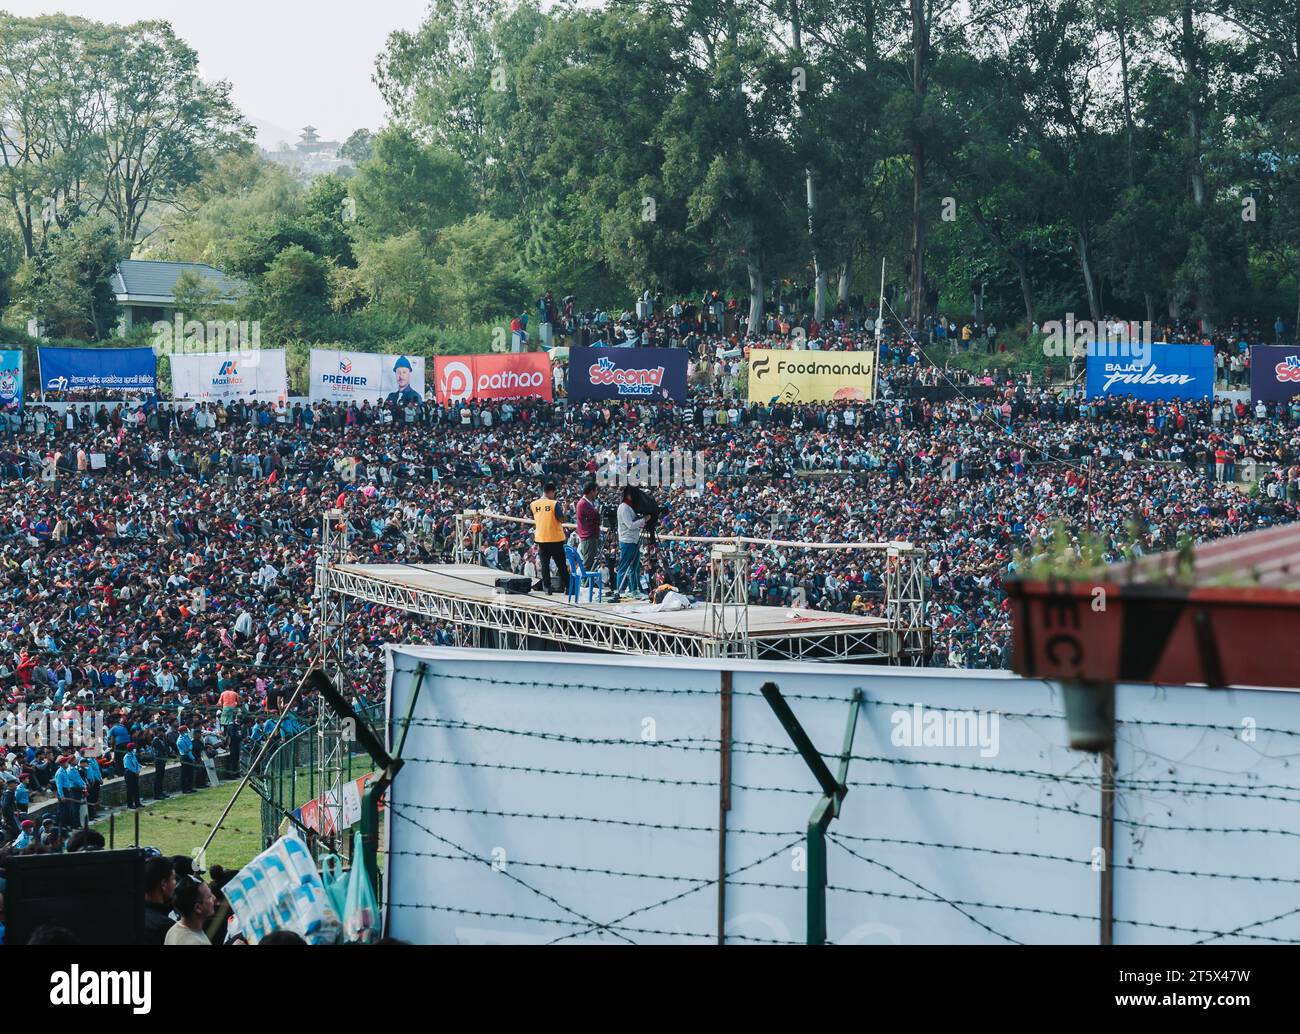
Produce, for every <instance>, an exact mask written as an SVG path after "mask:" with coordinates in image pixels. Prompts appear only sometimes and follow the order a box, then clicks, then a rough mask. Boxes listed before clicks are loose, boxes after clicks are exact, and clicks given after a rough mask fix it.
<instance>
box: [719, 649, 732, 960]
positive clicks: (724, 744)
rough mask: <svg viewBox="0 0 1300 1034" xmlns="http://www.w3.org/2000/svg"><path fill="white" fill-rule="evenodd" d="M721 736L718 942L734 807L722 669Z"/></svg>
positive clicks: (727, 682) (726, 679)
mask: <svg viewBox="0 0 1300 1034" xmlns="http://www.w3.org/2000/svg"><path fill="white" fill-rule="evenodd" d="M721 675H722V686H721V689H722V692H721V701H722V703H721V706H722V715H721V736H720V737H719V740H720V744H721V746H720V749H719V752H718V757H719V766H720V771H719V773H718V943H719V944H725V943H726V924H727V812H729V811H730V810H731V672H729V671H723V672H722V673H721Z"/></svg>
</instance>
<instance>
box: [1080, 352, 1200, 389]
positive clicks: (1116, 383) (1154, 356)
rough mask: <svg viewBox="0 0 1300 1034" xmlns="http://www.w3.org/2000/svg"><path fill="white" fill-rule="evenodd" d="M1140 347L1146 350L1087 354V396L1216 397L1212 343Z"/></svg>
mask: <svg viewBox="0 0 1300 1034" xmlns="http://www.w3.org/2000/svg"><path fill="white" fill-rule="evenodd" d="M1137 350H1138V349H1137V346H1134V351H1135V352H1136V351H1137ZM1141 351H1144V352H1145V353H1146V354H1145V355H1140V354H1135V355H1132V356H1128V357H1125V356H1118V357H1117V356H1107V355H1090V356H1088V385H1087V386H1088V398H1090V399H1095V398H1103V397H1105V396H1107V395H1132V396H1133V397H1134V398H1137V399H1140V400H1141V401H1143V402H1154V401H1157V400H1168V399H1174V398H1178V399H1208V398H1212V397H1213V395H1214V349H1213V348H1211V347H1210V346H1209V345H1164V344H1161V345H1146V346H1143V347H1142V349H1141Z"/></svg>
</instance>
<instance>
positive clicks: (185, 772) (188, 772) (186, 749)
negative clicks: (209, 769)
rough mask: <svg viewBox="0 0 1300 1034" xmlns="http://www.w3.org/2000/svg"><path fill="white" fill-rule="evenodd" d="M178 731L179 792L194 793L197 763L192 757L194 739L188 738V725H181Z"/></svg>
mask: <svg viewBox="0 0 1300 1034" xmlns="http://www.w3.org/2000/svg"><path fill="white" fill-rule="evenodd" d="M179 732H180V735H178V736H177V737H176V753H177V754H178V755H179V756H180V759H181V793H194V768H195V766H196V765H197V764H198V762H197V761H196V760H195V759H194V741H193V740H192V739H190V727H189V726H188V725H182V726H181V727H180V730H179Z"/></svg>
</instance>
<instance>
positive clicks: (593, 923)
mask: <svg viewBox="0 0 1300 1034" xmlns="http://www.w3.org/2000/svg"><path fill="white" fill-rule="evenodd" d="M388 809H389V813H390V814H391V815H393V816H395V817H397V818H399V819H402V820H403V821H406V822H409V823H411V824H412V825H413V826H415V827H416V828H417V829H420V830H422V831H423V832H424V833H425V834H426V835H428V836H431V837H433V838H434V839H435V840H437V841H439V842H440V843H443V844H446V845H447V846H448V847H450V848H452V849H453V850H456V851H459V852H460V853H461V855H462V856H464V857H466V858H467V859H471V860H473V861H477V862H479V863H481V864H483V865H486V866H487V867H488V868H489V869H491V870H492V871H494V872H500V873H501V874H502V875H503V876H505V877H506V878H507V879H509V880H512V881H514V882H515V883H517V884H519V885H520V886H521V887H523V888H524V889H525V890H528V891H531V892H532V893H533V894H536V895H537V896H538V897H540V898H542V899H543V900H545V901H549V902H550V903H551V904H552V905H554V906H555V907H556V908H558V909H560V910H561V911H564V912H567V913H569V915H571V916H576V917H577V918H578V919H581V920H584V921H585V922H586V923H587V924H588V928H596V929H602V930H603V929H609V924H606V923H601V922H599V921H598V920H595V919H592V918H590V917H589V916H585V915H583V914H582V913H581V912H579V911H577V910H576V909H572V908H570V907H569V906H568V905H565V904H563V903H561V902H560V901H559V900H558V899H556V898H554V897H552V896H551V895H550V894H547V893H546V892H545V891H544V890H541V889H540V888H538V887H534V886H533V885H532V884H530V883H528V882H527V881H526V880H523V879H520V878H519V877H518V876H516V875H514V874H513V873H511V872H509V871H507V870H505V869H499V868H497V867H496V866H495V865H493V863H492V862H491V861H489V860H488V859H486V858H480V857H479V856H478V855H476V854H474V853H473V852H472V851H470V850H469V849H468V848H465V847H462V846H461V845H460V844H457V843H456V842H455V841H453V840H450V839H448V838H447V837H444V836H442V835H440V834H438V833H435V832H434V831H433V830H431V829H429V827H428V826H426V825H424V824H423V823H422V822H419V821H417V820H415V819H413V818H411V817H410V816H408V815H405V814H403V812H402V808H401V806H398V805H394V804H393V802H392V801H389V804H388ZM610 932H611V933H615V931H613V930H610ZM617 936H619V937H622V939H623V940H625V941H628V943H631V944H634V943H636V942H634V941H632V939H631V938H629V937H623V936H622V935H621V934H617Z"/></svg>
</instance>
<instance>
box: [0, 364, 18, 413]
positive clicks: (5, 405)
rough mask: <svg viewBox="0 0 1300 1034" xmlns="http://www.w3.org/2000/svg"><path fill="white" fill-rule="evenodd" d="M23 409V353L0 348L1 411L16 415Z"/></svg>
mask: <svg viewBox="0 0 1300 1034" xmlns="http://www.w3.org/2000/svg"><path fill="white" fill-rule="evenodd" d="M22 408H23V351H22V349H21V348H0V410H3V411H4V412H6V413H16V412H18V411H20V410H21V409H22Z"/></svg>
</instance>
